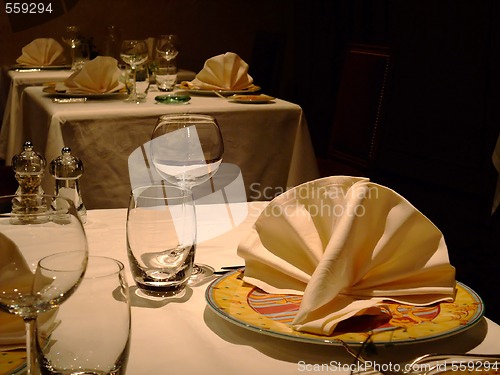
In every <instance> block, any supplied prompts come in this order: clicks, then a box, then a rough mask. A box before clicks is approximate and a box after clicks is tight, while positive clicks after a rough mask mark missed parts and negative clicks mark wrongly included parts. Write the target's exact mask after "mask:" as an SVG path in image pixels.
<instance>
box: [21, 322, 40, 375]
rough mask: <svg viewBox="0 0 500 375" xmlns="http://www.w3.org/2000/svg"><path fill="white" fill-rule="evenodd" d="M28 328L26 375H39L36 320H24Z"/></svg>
mask: <svg viewBox="0 0 500 375" xmlns="http://www.w3.org/2000/svg"><path fill="white" fill-rule="evenodd" d="M24 325H25V327H26V374H27V375H37V374H38V373H39V372H38V371H37V369H38V362H37V347H36V319H32V318H26V319H24Z"/></svg>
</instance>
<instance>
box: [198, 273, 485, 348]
mask: <svg viewBox="0 0 500 375" xmlns="http://www.w3.org/2000/svg"><path fill="white" fill-rule="evenodd" d="M237 273H243V272H242V271H241V270H235V271H232V272H229V273H227V274H225V275H223V276H221V277H219V278H218V279H216V280H214V281H212V282H211V283H210V284H209V285H208V286H207V289H206V290H205V300H206V302H207V305H208V306H209V307H210V309H211V310H212V311H213V312H214V313H216V314H217V315H218V316H219V317H222V318H224V319H225V320H227V321H229V322H231V323H233V324H235V325H237V326H240V327H243V328H245V329H248V330H250V331H253V332H257V333H260V334H264V335H268V336H272V337H277V338H281V339H285V340H289V341H295V342H302V343H309V344H319V345H330V346H343V345H344V344H347V345H353V346H357V345H363V342H361V341H352V340H351V341H350V340H344V339H342V340H341V339H335V338H327V337H326V336H320V335H313V334H307V335H308V336H301V335H300V332H299V335H290V334H287V333H284V332H277V331H273V330H267V329H263V328H260V327H258V326H255V325H253V324H251V323H248V322H245V321H243V320H239V319H237V318H236V317H235V316H233V315H231V314H229V313H227V312H225V311H223V310H222V309H220V308H219V307H218V305H217V303H216V302H215V301H214V300H213V298H212V292H213V290H215V287H216V286H217V284H219V283H220V282H221V281H223V280H226V279H227V278H230V277H232V276H234V275H235V274H237ZM457 285H460V286H461V287H462V288H463V289H464V290H465V291H466V292H468V293H469V295H470V296H471V297H472V298H473V299H474V301H476V302H477V305H478V308H477V310H476V312H475V314H474V315H473V316H472V317H471V319H470V320H469V321H468V322H467V323H466V324H465V325H461V326H459V327H455V328H454V329H451V330H450V331H448V332H442V333H439V334H437V335H435V336H427V337H422V338H416V339H411V340H410V339H407V340H401V341H371V343H373V344H375V345H411V344H421V343H423V342H430V341H435V340H439V339H444V338H447V337H450V336H454V335H457V334H459V333H463V332H465V331H467V330H469V329H470V328H472V327H474V326H475V325H476V324H477V323H479V322H480V321H481V319H482V318H483V316H484V310H485V308H484V302H483V301H482V299H481V297H480V296H479V294H477V293H476V292H475V291H474V290H473V289H471V288H470V287H468V286H467V285H465V284H463V283H461V282H459V281H457ZM255 288H256V287H254V288H252V289H251V290H254V289H255ZM247 296H248V295H247ZM248 306H249V307H250V308H251V306H250V305H248ZM256 313H257V312H256ZM257 314H258V313H257ZM348 333H349V332H346V333H345V334H348ZM314 336H317V337H314Z"/></svg>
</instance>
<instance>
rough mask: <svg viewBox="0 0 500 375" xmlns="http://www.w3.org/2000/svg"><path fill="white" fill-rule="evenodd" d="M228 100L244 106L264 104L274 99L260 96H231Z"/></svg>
mask: <svg viewBox="0 0 500 375" xmlns="http://www.w3.org/2000/svg"><path fill="white" fill-rule="evenodd" d="M228 99H229V100H230V101H232V102H236V103H244V104H265V103H269V102H272V101H273V100H274V99H276V98H274V97H272V96H269V95H265V94H260V95H251V94H250V95H232V96H230V97H228Z"/></svg>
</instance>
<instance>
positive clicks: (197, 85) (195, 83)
mask: <svg viewBox="0 0 500 375" xmlns="http://www.w3.org/2000/svg"><path fill="white" fill-rule="evenodd" d="M184 83H185V84H186V85H187V86H188V87H189V88H191V89H202V90H244V89H246V88H248V87H250V86H251V85H252V83H253V78H252V77H250V75H249V74H248V64H247V63H246V62H245V61H243V60H242V59H241V57H239V56H238V55H237V54H235V53H233V52H227V53H225V54H222V55H217V56H214V57H212V58H210V59H208V60H207V61H205V65H204V66H203V69H202V70H201V71H200V72H199V73H198V74H197V75H196V78H195V79H193V80H192V81H191V82H184Z"/></svg>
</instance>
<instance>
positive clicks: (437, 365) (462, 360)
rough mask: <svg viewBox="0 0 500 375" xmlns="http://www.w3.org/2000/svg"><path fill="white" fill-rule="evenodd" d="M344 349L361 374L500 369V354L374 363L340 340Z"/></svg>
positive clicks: (415, 374) (419, 374)
mask: <svg viewBox="0 0 500 375" xmlns="http://www.w3.org/2000/svg"><path fill="white" fill-rule="evenodd" d="M341 343H342V346H343V347H344V349H346V351H347V352H348V353H349V354H350V355H351V356H353V357H354V358H355V359H356V360H357V361H359V362H360V363H361V364H362V365H363V366H365V368H364V369H363V371H359V372H356V374H357V375H361V374H365V375H368V374H373V375H375V374H383V375H431V374H432V375H435V374H442V373H457V372H460V373H466V372H470V373H477V374H478V373H481V371H483V372H488V371H491V370H494V371H496V372H498V370H500V354H425V355H422V356H420V357H417V358H415V359H413V360H412V361H408V362H405V363H389V364H383V363H376V361H373V360H367V359H366V358H364V357H363V355H362V354H361V350H360V351H359V352H355V351H354V350H353V349H352V348H351V347H349V346H348V345H347V344H346V343H345V342H343V341H341Z"/></svg>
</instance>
